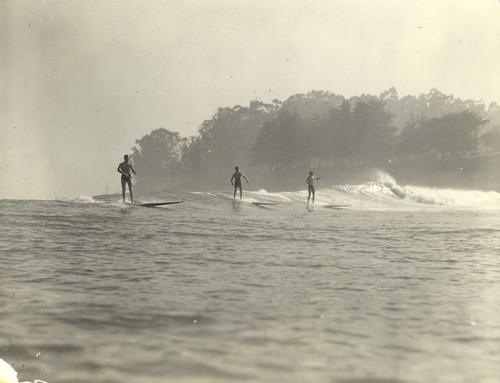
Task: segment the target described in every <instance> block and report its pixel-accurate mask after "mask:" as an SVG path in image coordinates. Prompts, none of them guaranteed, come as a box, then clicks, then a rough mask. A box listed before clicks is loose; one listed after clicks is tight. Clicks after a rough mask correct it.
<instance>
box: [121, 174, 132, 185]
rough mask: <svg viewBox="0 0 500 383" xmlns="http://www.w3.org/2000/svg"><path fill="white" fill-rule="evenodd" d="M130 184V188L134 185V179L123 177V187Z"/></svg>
mask: <svg viewBox="0 0 500 383" xmlns="http://www.w3.org/2000/svg"><path fill="white" fill-rule="evenodd" d="M125 184H128V185H129V186H131V185H132V177H125V176H124V175H122V185H125Z"/></svg>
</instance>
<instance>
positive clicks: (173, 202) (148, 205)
mask: <svg viewBox="0 0 500 383" xmlns="http://www.w3.org/2000/svg"><path fill="white" fill-rule="evenodd" d="M183 202H184V201H165V202H134V203H133V204H132V205H134V206H142V207H157V206H165V205H175V204H177V203H183Z"/></svg>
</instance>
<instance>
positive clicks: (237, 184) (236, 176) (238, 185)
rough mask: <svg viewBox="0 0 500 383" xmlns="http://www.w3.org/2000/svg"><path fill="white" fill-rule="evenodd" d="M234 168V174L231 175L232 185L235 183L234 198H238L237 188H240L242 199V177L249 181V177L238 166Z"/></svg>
mask: <svg viewBox="0 0 500 383" xmlns="http://www.w3.org/2000/svg"><path fill="white" fill-rule="evenodd" d="M234 170H235V171H234V174H233V176H232V177H231V185H234V196H233V198H234V199H236V190H237V189H238V188H239V189H240V199H241V196H242V190H241V177H243V178H244V179H245V180H246V181H247V183H248V178H247V177H245V175H244V174H243V173H241V172H240V170H239V169H238V167H237V166H236V167H235V168H234ZM233 180H234V182H233Z"/></svg>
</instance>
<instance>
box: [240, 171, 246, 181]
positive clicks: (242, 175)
mask: <svg viewBox="0 0 500 383" xmlns="http://www.w3.org/2000/svg"><path fill="white" fill-rule="evenodd" d="M240 174H241V176H242V177H243V178H244V179H245V180H246V181H247V182H248V178H247V177H245V175H244V174H243V173H240Z"/></svg>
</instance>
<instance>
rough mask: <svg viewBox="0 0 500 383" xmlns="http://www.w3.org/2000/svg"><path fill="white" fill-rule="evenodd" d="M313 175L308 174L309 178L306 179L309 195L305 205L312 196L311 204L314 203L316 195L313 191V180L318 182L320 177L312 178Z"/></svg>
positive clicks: (311, 173)
mask: <svg viewBox="0 0 500 383" xmlns="http://www.w3.org/2000/svg"><path fill="white" fill-rule="evenodd" d="M313 174H314V173H313V172H312V171H310V172H309V177H307V178H306V184H307V191H308V192H309V195H308V196H307V203H309V198H311V194H312V197H313V198H312V202H313V203H314V194H315V193H316V190H315V189H314V180H319V179H320V178H321V177H314V175H313Z"/></svg>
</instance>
